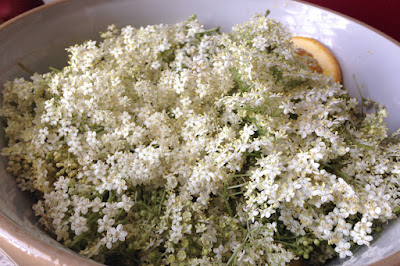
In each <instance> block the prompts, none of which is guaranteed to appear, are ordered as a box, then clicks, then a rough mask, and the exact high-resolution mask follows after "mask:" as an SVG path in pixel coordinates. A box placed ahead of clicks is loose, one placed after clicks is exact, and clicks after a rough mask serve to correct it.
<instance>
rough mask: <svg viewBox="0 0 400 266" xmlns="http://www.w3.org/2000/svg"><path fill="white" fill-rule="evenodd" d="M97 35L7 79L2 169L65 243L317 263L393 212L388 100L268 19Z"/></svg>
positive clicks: (213, 261)
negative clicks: (59, 64) (337, 77)
mask: <svg viewBox="0 0 400 266" xmlns="http://www.w3.org/2000/svg"><path fill="white" fill-rule="evenodd" d="M101 37H102V38H103V39H102V41H101V42H95V41H87V42H85V43H84V44H81V45H76V46H73V47H70V48H69V49H68V52H69V54H70V58H69V63H68V66H66V67H64V68H63V69H62V70H60V71H58V70H55V69H53V71H51V72H49V73H46V74H43V75H39V74H34V75H33V76H32V77H31V79H32V80H31V81H27V80H24V79H15V80H14V81H13V82H8V83H7V84H5V87H4V92H3V107H2V115H3V116H4V117H6V118H7V125H8V126H7V128H6V129H5V131H6V135H7V138H8V147H6V148H4V149H3V151H2V154H3V155H6V156H8V158H9V163H8V168H7V170H8V171H9V172H10V173H12V174H13V175H14V176H15V177H16V180H17V182H18V184H19V186H20V188H21V189H22V190H27V191H30V192H32V193H33V194H34V195H35V197H36V199H37V202H35V204H34V205H33V209H34V212H35V214H36V215H37V216H39V217H40V218H39V221H40V224H41V225H42V226H43V228H44V229H45V230H47V231H49V232H50V233H51V234H52V235H54V237H55V238H56V239H57V240H58V241H60V242H61V243H63V244H64V245H66V246H67V247H69V248H71V249H73V250H75V251H77V252H79V253H80V254H82V255H84V256H87V257H90V258H93V259H95V260H97V261H100V262H103V263H107V264H118V265H120V264H123V263H126V264H128V263H133V264H143V265H150V264H152V265H159V264H173V265H175V264H177V265H179V264H181V265H200V264H202V265H204V264H205V265H217V264H222V263H225V264H228V265H229V264H235V265H248V264H251V265H260V264H265V263H267V264H269V265H285V264H286V263H288V262H290V261H292V260H295V259H299V258H300V257H302V258H303V259H310V260H311V259H312V260H313V262H314V263H323V262H325V261H326V260H327V259H329V258H332V257H334V256H336V255H337V254H338V255H339V256H340V257H342V258H343V257H346V256H351V255H352V251H351V249H352V248H353V247H354V246H357V245H369V244H370V242H371V241H372V240H373V237H372V236H371V234H372V233H373V232H376V231H379V230H381V225H382V223H384V222H387V221H388V220H390V219H393V218H395V217H396V213H398V212H399V207H398V206H399V201H400V199H399V196H400V193H399V184H400V183H399V181H400V178H399V177H400V176H399V174H400V163H399V156H400V153H399V152H400V145H399V142H398V141H397V138H396V137H394V136H389V135H388V133H387V128H386V126H385V124H384V121H383V120H384V118H385V117H386V116H387V113H386V111H385V109H384V108H383V107H382V106H379V105H377V104H375V103H373V102H371V101H369V102H367V101H366V100H365V99H364V98H362V99H363V100H362V105H363V109H366V108H367V107H368V106H370V107H371V105H372V108H373V111H372V112H369V113H364V112H361V111H359V108H358V102H357V99H355V98H351V97H349V96H348V94H347V92H346V90H344V89H343V88H342V86H341V85H340V84H338V83H336V82H334V81H333V80H332V79H331V78H329V77H325V76H322V75H320V74H318V73H313V72H311V71H310V70H309V69H308V67H307V62H306V60H305V59H304V58H301V57H300V56H298V55H297V54H296V53H295V51H294V48H293V47H292V44H291V42H290V39H291V34H290V33H289V32H288V31H287V30H286V29H285V28H284V27H283V26H282V25H281V24H280V23H278V22H276V21H274V20H271V19H268V18H266V17H265V16H264V15H262V14H258V15H255V16H254V17H253V18H252V19H251V20H250V21H248V22H245V23H243V24H240V25H237V26H235V27H233V29H232V31H231V32H230V33H221V32H219V29H218V28H215V29H209V30H205V29H204V28H203V27H202V26H201V25H199V23H198V20H197V18H196V17H191V18H190V19H189V20H187V21H184V22H181V23H177V24H175V25H162V24H161V25H153V26H147V27H144V28H134V27H131V26H127V27H124V28H122V29H120V30H119V29H117V28H116V27H115V26H110V27H109V28H108V31H107V32H105V33H102V34H101ZM363 111H364V110H363Z"/></svg>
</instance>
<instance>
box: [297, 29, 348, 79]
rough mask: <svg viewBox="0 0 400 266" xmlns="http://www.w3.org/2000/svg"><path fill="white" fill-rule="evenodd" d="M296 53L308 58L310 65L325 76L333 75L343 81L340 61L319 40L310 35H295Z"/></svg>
mask: <svg viewBox="0 0 400 266" xmlns="http://www.w3.org/2000/svg"><path fill="white" fill-rule="evenodd" d="M292 42H293V45H294V47H295V49H296V53H297V54H298V55H300V56H304V57H306V58H307V59H306V60H307V64H308V67H309V68H310V69H311V70H313V71H315V72H318V73H320V74H324V75H325V76H331V77H332V78H333V80H335V81H336V82H339V83H340V82H341V81H342V71H341V70H340V65H339V62H338V61H337V60H336V57H335V56H334V55H333V53H332V52H331V50H329V48H327V47H326V46H325V45H323V44H322V43H320V42H319V41H317V40H315V39H312V38H308V37H297V36H295V37H293V38H292Z"/></svg>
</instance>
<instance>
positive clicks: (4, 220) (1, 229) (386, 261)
mask: <svg viewBox="0 0 400 266" xmlns="http://www.w3.org/2000/svg"><path fill="white" fill-rule="evenodd" d="M70 1H73V0H56V1H53V2H50V3H45V4H43V5H40V6H38V7H35V8H33V9H31V10H28V11H26V12H24V13H21V14H19V15H17V16H15V17H13V18H11V19H9V20H7V21H6V22H4V23H2V24H0V32H1V31H3V30H5V29H7V28H9V27H10V26H12V25H13V24H15V23H17V22H19V21H21V20H23V19H24V18H26V17H29V16H30V15H32V14H35V13H39V12H41V11H42V10H47V9H49V8H52V7H53V6H56V5H60V4H63V3H64V2H70ZM287 1H292V2H297V3H300V4H303V5H308V6H312V7H315V8H318V9H321V10H323V11H326V12H330V13H333V14H335V15H337V16H340V17H342V18H345V19H347V20H349V21H351V22H353V23H356V24H358V25H360V26H362V27H364V28H367V29H369V30H371V31H372V32H375V33H376V34H378V35H380V36H382V37H383V38H385V39H386V40H387V41H389V42H391V43H393V44H394V45H396V46H397V47H399V48H400V41H397V40H396V39H394V38H393V37H391V36H389V35H388V34H386V33H384V32H382V31H381V30H378V29H376V28H375V27H373V26H371V25H369V24H367V23H365V22H362V21H360V20H358V19H356V18H353V17H351V16H349V15H346V14H343V13H341V12H338V11H335V10H332V9H330V8H327V7H322V6H319V5H317V4H314V3H309V2H305V1H302V0H287ZM5 228H6V229H8V230H5ZM0 244H1V245H0V246H1V248H3V250H4V251H6V252H7V253H8V254H12V255H11V257H12V258H13V259H20V258H21V257H25V256H30V257H31V259H32V260H31V262H32V263H38V265H45V264H49V263H51V264H59V263H61V264H62V263H63V262H64V260H68V262H70V263H71V262H72V263H75V264H77V263H80V264H81V265H100V264H98V263H97V262H95V261H93V260H91V259H88V258H85V257H83V256H81V255H79V254H78V253H75V254H73V253H70V252H68V251H67V250H63V249H57V250H54V249H53V248H52V246H51V244H49V243H46V242H45V241H43V240H41V239H37V238H35V237H34V236H33V235H31V234H29V233H27V232H26V231H25V229H24V228H22V227H20V226H18V225H17V224H16V223H15V222H13V221H11V220H10V219H9V218H8V217H7V216H6V215H4V214H3V213H1V212H0ZM49 247H51V248H50V249H49ZM27 248H29V249H30V250H28V249H27ZM32 249H33V251H32ZM49 250H53V252H51V253H52V254H53V255H54V254H56V253H59V254H58V255H63V257H60V256H57V257H56V260H54V261H53V260H52V258H51V257H49V256H44V255H45V254H46V252H48V251H49ZM56 251H57V252H56ZM60 253H61V254H60ZM399 262H400V250H399V251H397V252H395V253H393V254H391V255H389V256H387V257H385V258H383V259H382V260H380V261H377V262H375V263H373V264H372V266H380V265H388V266H389V265H394V264H396V263H399ZM44 263H45V264H44Z"/></svg>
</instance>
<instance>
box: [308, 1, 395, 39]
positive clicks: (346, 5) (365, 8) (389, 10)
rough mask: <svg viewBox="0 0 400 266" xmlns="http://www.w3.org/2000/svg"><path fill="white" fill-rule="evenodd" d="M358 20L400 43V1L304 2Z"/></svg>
mask: <svg viewBox="0 0 400 266" xmlns="http://www.w3.org/2000/svg"><path fill="white" fill-rule="evenodd" d="M303 1H304V2H309V3H313V4H316V5H319V6H322V7H326V8H329V9H331V10H334V11H337V12H340V13H342V14H345V15H348V16H350V17H353V18H355V19H358V20H360V21H362V22H364V23H366V24H368V25H370V26H372V27H374V28H376V29H378V30H380V31H382V32H384V33H386V34H387V35H389V36H391V37H392V38H394V39H396V40H397V41H400V0H303Z"/></svg>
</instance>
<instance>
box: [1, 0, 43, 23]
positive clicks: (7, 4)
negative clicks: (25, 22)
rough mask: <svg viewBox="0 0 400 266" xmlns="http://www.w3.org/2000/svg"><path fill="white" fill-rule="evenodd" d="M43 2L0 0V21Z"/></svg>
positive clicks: (36, 0) (40, 0) (33, 0)
mask: <svg viewBox="0 0 400 266" xmlns="http://www.w3.org/2000/svg"><path fill="white" fill-rule="evenodd" d="M43 4H44V3H43V1H42V0H0V21H2V22H4V21H7V20H9V19H11V18H13V17H15V16H17V15H19V14H21V13H23V12H25V11H28V10H30V9H32V8H34V7H37V6H40V5H43Z"/></svg>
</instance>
